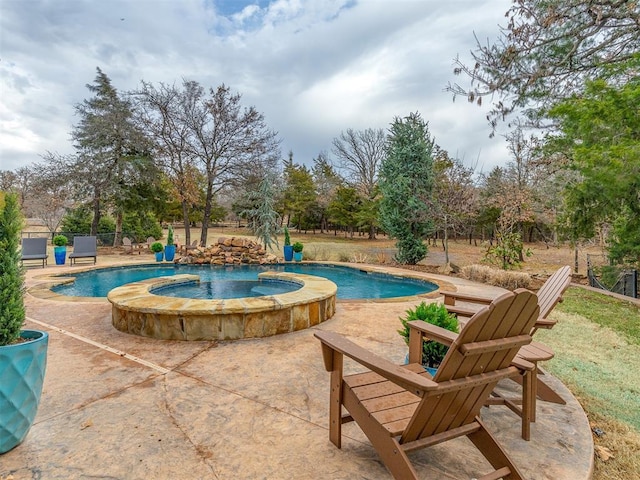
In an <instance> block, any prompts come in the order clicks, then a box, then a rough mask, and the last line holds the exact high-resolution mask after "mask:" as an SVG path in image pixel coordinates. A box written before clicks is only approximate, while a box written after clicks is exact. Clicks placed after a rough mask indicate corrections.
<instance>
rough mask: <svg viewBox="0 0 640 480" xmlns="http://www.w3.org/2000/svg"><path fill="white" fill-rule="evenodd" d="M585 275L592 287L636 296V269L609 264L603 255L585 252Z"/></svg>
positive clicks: (637, 280)
mask: <svg viewBox="0 0 640 480" xmlns="http://www.w3.org/2000/svg"><path fill="white" fill-rule="evenodd" d="M587 277H588V278H589V285H590V286H592V287H595V288H599V289H601V290H607V291H609V292H614V293H619V294H620V295H625V296H627V297H633V298H638V291H640V284H639V283H638V282H639V280H640V278H639V277H638V270H637V269H634V268H631V267H625V266H618V265H611V264H609V262H608V261H607V258H606V257H605V256H604V255H591V254H587Z"/></svg>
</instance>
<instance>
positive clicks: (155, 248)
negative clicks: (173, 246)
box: [151, 242, 164, 253]
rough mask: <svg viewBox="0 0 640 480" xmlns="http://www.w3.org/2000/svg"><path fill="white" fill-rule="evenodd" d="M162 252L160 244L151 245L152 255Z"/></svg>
mask: <svg viewBox="0 0 640 480" xmlns="http://www.w3.org/2000/svg"><path fill="white" fill-rule="evenodd" d="M163 250H164V247H163V246H162V244H161V243H160V242H153V243H152V244H151V251H152V252H153V253H160V252H162V251H163Z"/></svg>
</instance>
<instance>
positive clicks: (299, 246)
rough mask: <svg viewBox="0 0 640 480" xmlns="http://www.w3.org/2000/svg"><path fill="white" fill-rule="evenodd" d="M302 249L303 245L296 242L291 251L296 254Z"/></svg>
mask: <svg viewBox="0 0 640 480" xmlns="http://www.w3.org/2000/svg"><path fill="white" fill-rule="evenodd" d="M303 248H304V245H303V244H302V242H296V243H294V244H293V251H294V252H296V253H300V252H301V251H302V249H303Z"/></svg>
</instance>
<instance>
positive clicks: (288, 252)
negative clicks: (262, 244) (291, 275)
mask: <svg viewBox="0 0 640 480" xmlns="http://www.w3.org/2000/svg"><path fill="white" fill-rule="evenodd" d="M283 248H284V261H285V262H290V261H291V260H293V246H291V245H285V246H284V247H283Z"/></svg>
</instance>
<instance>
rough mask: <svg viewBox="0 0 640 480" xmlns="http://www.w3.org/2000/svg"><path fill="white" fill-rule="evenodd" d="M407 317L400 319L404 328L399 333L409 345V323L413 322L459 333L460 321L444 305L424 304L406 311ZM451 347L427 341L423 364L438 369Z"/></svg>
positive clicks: (423, 348)
mask: <svg viewBox="0 0 640 480" xmlns="http://www.w3.org/2000/svg"><path fill="white" fill-rule="evenodd" d="M406 314H407V315H406V317H400V321H401V322H402V326H403V328H402V329H400V330H398V333H399V334H400V335H401V336H402V337H403V338H404V341H405V342H406V343H407V345H408V344H409V325H407V323H408V322H412V321H413V320H422V321H423V322H427V323H430V324H432V325H436V326H438V327H441V328H444V329H446V330H449V331H451V332H456V333H457V332H458V328H459V326H458V319H457V318H456V316H455V315H453V314H452V313H449V312H448V311H447V309H446V307H445V306H444V305H439V304H437V303H426V302H422V303H421V304H420V305H418V306H417V307H416V308H415V310H413V309H409V310H407V311H406ZM447 350H449V347H448V346H446V345H442V344H441V343H438V342H436V341H433V340H427V341H426V342H423V344H422V363H423V365H426V366H428V367H432V368H433V367H437V366H438V365H440V362H442V359H443V358H444V356H445V355H446V354H447Z"/></svg>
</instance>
